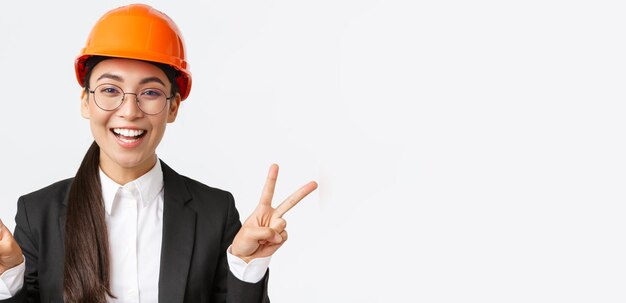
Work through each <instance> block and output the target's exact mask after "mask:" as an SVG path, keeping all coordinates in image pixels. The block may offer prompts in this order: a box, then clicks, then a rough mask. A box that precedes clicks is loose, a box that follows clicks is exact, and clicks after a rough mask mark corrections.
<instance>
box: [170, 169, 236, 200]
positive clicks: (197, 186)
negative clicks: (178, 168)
mask: <svg viewBox="0 0 626 303" xmlns="http://www.w3.org/2000/svg"><path fill="white" fill-rule="evenodd" d="M181 177H182V178H183V180H184V182H185V185H186V186H187V189H188V190H189V193H190V194H191V195H192V196H201V197H207V198H215V199H224V200H232V199H233V195H232V194H231V193H230V192H228V191H226V190H223V189H219V188H216V187H211V186H209V185H206V184H204V183H202V182H200V181H197V180H194V179H192V178H189V177H187V176H182V175H181Z"/></svg>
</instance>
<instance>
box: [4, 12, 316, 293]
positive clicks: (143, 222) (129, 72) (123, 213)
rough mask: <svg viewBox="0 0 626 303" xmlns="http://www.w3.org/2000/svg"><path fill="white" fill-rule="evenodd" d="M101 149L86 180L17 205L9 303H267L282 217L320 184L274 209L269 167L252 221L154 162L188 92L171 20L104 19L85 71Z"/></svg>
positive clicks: (86, 101) (90, 44)
mask: <svg viewBox="0 0 626 303" xmlns="http://www.w3.org/2000/svg"><path fill="white" fill-rule="evenodd" d="M75 67H76V75H77V79H78V82H79V83H80V85H81V86H83V88H84V91H83V94H82V98H81V113H82V116H83V117H84V118H86V119H89V121H90V127H91V131H92V134H93V137H94V143H93V144H92V146H91V147H90V148H89V150H88V152H87V154H86V155H85V158H84V159H83V162H82V164H81V166H80V168H79V169H78V172H77V174H76V176H75V177H74V178H72V179H67V180H63V181H60V182H57V183H55V184H52V185H50V186H48V187H46V188H43V189H41V190H38V191H36V192H33V193H31V194H28V195H25V196H23V197H21V198H20V199H19V201H18V212H17V215H16V228H15V237H13V236H12V235H11V233H10V232H9V231H8V230H7V228H6V227H4V225H0V229H1V231H0V236H1V237H2V238H1V240H0V273H2V275H1V276H0V296H2V297H0V298H2V299H5V300H0V302H40V301H42V302H61V301H65V302H157V301H158V302H226V301H227V302H264V301H268V300H269V299H268V296H267V281H268V277H267V275H268V274H267V267H268V264H269V257H270V256H271V255H272V254H273V253H274V252H275V251H276V250H277V249H278V248H280V247H281V245H282V244H283V243H284V242H285V241H286V240H287V232H286V230H285V227H286V221H285V220H284V219H282V216H283V215H284V214H285V213H286V212H287V211H288V210H289V209H290V208H291V207H293V206H294V205H295V204H296V203H298V202H299V201H300V200H301V199H302V198H304V197H305V196H306V195H307V194H309V193H310V192H312V191H313V190H315V188H316V187H317V184H316V183H315V182H310V183H308V184H307V185H305V186H303V187H302V188H300V189H299V190H298V191H296V192H295V193H294V194H293V195H291V196H290V197H289V198H288V199H287V200H286V201H285V202H283V203H282V204H280V205H279V206H278V207H277V208H272V206H271V201H272V196H273V192H274V185H275V182H276V178H277V174H278V167H277V166H276V165H272V167H271V168H270V171H269V174H268V178H267V181H266V184H265V187H264V190H263V193H262V196H261V201H260V203H259V205H258V207H257V208H256V209H255V211H254V212H253V214H252V215H251V216H250V217H249V218H248V219H247V220H246V221H245V222H244V224H243V226H242V225H241V224H240V223H239V215H238V213H237V210H236V209H235V207H234V201H233V197H232V195H231V194H230V193H228V192H225V191H222V190H219V189H215V188H211V187H208V186H206V185H203V184H201V183H199V182H197V181H194V180H192V179H189V178H187V177H184V176H181V175H179V174H178V173H176V172H175V171H174V170H172V169H171V168H170V167H169V166H167V164H165V163H164V162H162V161H160V160H159V159H158V158H157V156H156V152H155V151H156V148H157V146H158V145H159V143H160V141H161V138H162V137H163V135H164V133H165V128H166V125H167V123H172V122H174V121H175V120H176V115H177V113H178V109H179V105H180V102H182V101H183V100H185V98H187V96H188V94H189V91H190V89H191V74H190V73H189V72H188V69H187V62H186V61H185V53H184V45H183V42H182V37H181V35H180V32H179V31H178V29H177V27H176V25H175V24H174V23H173V21H172V20H171V19H169V17H167V16H166V15H164V14H163V13H161V12H159V11H157V10H154V9H152V8H151V7H149V6H147V5H139V4H135V5H129V6H125V7H121V8H117V9H115V10H112V11H110V12H108V13H107V14H105V15H104V16H103V17H102V18H101V19H100V20H99V21H98V23H97V24H96V25H95V27H94V28H93V29H92V32H91V34H90V37H89V39H88V41H87V45H86V47H85V48H84V49H83V51H82V53H81V55H80V56H79V58H78V59H77V60H76V63H75Z"/></svg>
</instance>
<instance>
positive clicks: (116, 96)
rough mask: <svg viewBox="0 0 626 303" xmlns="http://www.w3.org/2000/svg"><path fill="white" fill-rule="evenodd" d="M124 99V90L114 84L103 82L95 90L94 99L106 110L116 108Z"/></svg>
mask: <svg viewBox="0 0 626 303" xmlns="http://www.w3.org/2000/svg"><path fill="white" fill-rule="evenodd" d="M123 99H124V91H122V89H121V88H119V87H117V86H115V85H113V84H102V85H99V86H98V87H96V89H95V91H94V100H95V101H96V104H97V105H98V107H100V108H102V109H104V110H114V109H116V108H117V107H118V106H120V104H122V100H123Z"/></svg>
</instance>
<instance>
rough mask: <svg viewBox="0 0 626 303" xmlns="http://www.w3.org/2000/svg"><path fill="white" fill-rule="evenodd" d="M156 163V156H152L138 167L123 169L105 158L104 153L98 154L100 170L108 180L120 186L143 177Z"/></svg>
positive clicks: (123, 167)
mask: <svg viewBox="0 0 626 303" xmlns="http://www.w3.org/2000/svg"><path fill="white" fill-rule="evenodd" d="M156 161H157V156H156V155H154V157H152V158H150V159H149V160H146V161H144V162H142V163H139V164H138V165H135V166H132V167H125V166H121V165H119V164H118V163H115V162H114V161H112V160H111V159H109V158H108V157H106V156H105V155H104V153H100V169H102V171H103V172H104V173H105V174H106V175H107V176H108V177H109V178H111V180H113V181H115V183H117V184H120V185H124V184H126V183H129V182H131V181H133V180H136V179H137V178H139V177H141V176H143V175H145V174H146V173H147V172H149V171H150V170H151V169H152V168H153V167H154V165H155V164H156Z"/></svg>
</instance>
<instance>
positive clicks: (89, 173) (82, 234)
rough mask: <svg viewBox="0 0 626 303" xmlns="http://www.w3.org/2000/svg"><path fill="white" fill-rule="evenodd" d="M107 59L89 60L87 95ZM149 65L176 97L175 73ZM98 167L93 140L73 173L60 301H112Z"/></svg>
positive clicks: (97, 57)
mask: <svg viewBox="0 0 626 303" xmlns="http://www.w3.org/2000/svg"><path fill="white" fill-rule="evenodd" d="M106 59H109V58H108V57H101V56H95V57H91V58H89V59H88V61H87V63H86V66H87V73H86V75H85V82H84V83H85V93H87V94H88V93H89V91H88V90H89V78H90V76H91V71H92V70H93V67H94V66H96V64H98V63H100V62H102V61H103V60H106ZM149 63H151V64H154V65H155V66H157V67H159V68H161V70H163V72H164V73H165V75H166V76H167V78H168V80H169V81H170V83H172V90H171V94H172V95H174V94H176V93H177V92H178V86H177V85H176V82H175V79H176V76H177V75H178V74H177V71H176V70H175V69H174V68H172V67H171V66H169V65H165V64H160V63H154V62H149ZM99 166H100V147H99V146H98V144H97V143H96V142H95V141H94V142H93V143H92V144H91V147H89V150H87V153H86V154H85V157H84V158H83V161H82V163H81V164H80V167H79V168H78V171H77V172H76V176H75V177H74V180H73V181H72V185H71V187H70V192H69V197H68V203H67V215H66V221H65V240H64V247H65V263H64V270H63V298H64V301H65V302H67V303H70V302H71V303H83V302H89V303H106V300H107V295H108V296H110V297H113V298H115V297H114V296H113V294H112V293H111V268H110V264H111V263H110V251H109V237H108V233H107V226H106V221H105V210H104V200H103V198H102V184H101V182H100V174H99Z"/></svg>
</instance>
